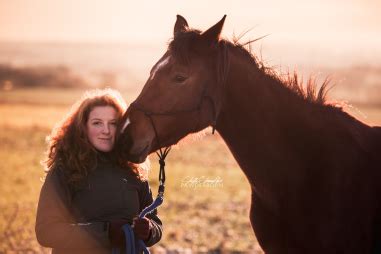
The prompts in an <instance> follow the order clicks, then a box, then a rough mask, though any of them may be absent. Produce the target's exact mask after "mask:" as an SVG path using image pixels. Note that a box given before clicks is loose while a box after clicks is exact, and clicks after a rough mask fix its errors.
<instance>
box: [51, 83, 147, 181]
mask: <svg viewBox="0 0 381 254" xmlns="http://www.w3.org/2000/svg"><path fill="white" fill-rule="evenodd" d="M97 106H111V107H113V108H114V109H115V110H116V112H117V119H118V121H119V120H120V119H121V118H122V116H123V114H124V112H125V111H126V103H125V102H124V100H123V98H122V96H121V95H120V93H119V92H117V91H116V90H113V89H110V88H107V89H95V90H91V91H88V92H86V93H85V94H84V96H83V97H82V98H81V99H80V100H79V101H77V102H76V103H75V104H74V105H73V107H72V108H71V110H70V112H69V114H67V115H66V117H64V119H63V120H62V121H61V122H59V123H58V124H57V125H56V126H55V127H54V128H53V130H52V132H51V134H50V135H49V136H48V137H47V141H48V150H47V159H46V160H45V161H44V163H45V165H46V171H49V170H52V169H54V168H56V167H57V168H62V169H63V170H64V174H65V176H66V180H67V182H68V184H69V185H76V183H79V182H80V181H81V180H82V179H83V178H85V177H86V176H87V175H88V173H89V172H90V171H91V170H93V169H94V168H95V167H96V165H97V158H98V156H97V154H98V153H99V152H97V150H96V149H95V148H94V147H93V146H92V145H91V143H90V142H89V140H88V138H87V131H86V123H87V120H88V117H89V114H90V112H91V110H92V109H93V108H94V107H97ZM118 124H119V122H118ZM116 156H117V155H116V153H115V152H114V151H112V152H111V153H110V158H111V159H112V160H114V162H115V163H117V164H118V165H119V166H120V167H122V168H124V169H126V170H128V171H129V172H132V173H133V174H134V175H135V176H136V177H138V178H139V179H141V180H145V179H146V177H147V172H146V169H144V167H142V166H140V165H135V164H133V163H131V162H129V161H128V160H127V158H120V157H119V158H117V157H116Z"/></svg>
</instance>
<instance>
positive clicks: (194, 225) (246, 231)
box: [0, 89, 381, 253]
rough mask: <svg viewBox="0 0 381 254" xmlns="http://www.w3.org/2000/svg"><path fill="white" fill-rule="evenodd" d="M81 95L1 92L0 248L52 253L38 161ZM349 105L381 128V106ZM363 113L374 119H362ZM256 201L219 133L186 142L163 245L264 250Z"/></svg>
mask: <svg viewBox="0 0 381 254" xmlns="http://www.w3.org/2000/svg"><path fill="white" fill-rule="evenodd" d="M82 92H83V91H82V90H73V91H70V90H57V89H55V90H48V91H45V90H19V91H11V92H6V93H0V115H1V118H0V127H1V130H2V131H1V132H0V144H1V150H0V161H1V162H2V163H1V164H0V174H1V176H2V177H1V178H0V193H1V196H0V209H1V211H2V213H1V216H0V253H25V252H29V253H44V252H46V251H47V249H44V248H41V247H40V246H39V245H38V243H37V242H36V240H35V236H34V218H35V210H36V204H37V201H38V195H39V191H40V188H41V184H42V182H41V180H40V178H41V177H42V176H43V170H42V166H41V165H40V163H39V162H40V160H41V159H42V158H43V155H44V154H43V153H44V150H45V137H46V135H47V134H48V133H49V131H50V129H51V128H52V126H53V124H54V123H55V122H57V121H58V120H59V119H60V118H61V117H63V116H64V115H65V114H66V112H67V111H68V110H69V107H70V104H72V103H73V102H74V101H75V100H76V99H78V98H79V97H80V95H81V94H82ZM125 95H126V93H125ZM135 95H136V92H134V91H130V92H128V93H127V95H126V96H127V98H128V99H127V100H128V101H131V100H130V99H131V98H133V96H135ZM349 110H350V111H352V112H351V113H354V114H355V115H356V114H357V115H356V117H359V118H360V119H361V120H363V121H365V122H368V123H371V124H378V125H381V110H380V109H374V108H366V107H362V108H360V109H358V110H355V109H353V108H352V109H351V108H349ZM359 111H361V112H363V114H366V115H368V118H364V119H362V117H363V116H362V115H363V114H361V113H359ZM356 112H357V113H356ZM207 133H210V131H208V132H207ZM151 163H152V171H151V173H150V182H151V186H152V188H153V192H154V194H155V193H156V190H157V174H158V163H157V160H156V156H151ZM190 178H193V179H194V180H197V179H205V178H208V179H219V180H220V183H219V184H218V185H216V186H213V187H211V186H200V185H196V186H191V185H189V184H188V185H184V183H185V182H186V180H189V179H190ZM249 198H250V192H249V184H248V182H247V180H246V179H245V177H244V175H243V173H242V172H241V170H240V169H239V167H238V165H237V164H236V162H235V161H234V159H233V158H232V156H231V154H230V153H229V151H228V149H227V148H226V146H225V144H224V143H223V141H222V139H221V138H220V137H219V136H218V135H214V136H212V135H210V134H207V135H205V136H204V137H203V138H201V139H200V140H197V141H190V142H183V143H182V144H181V145H180V146H179V147H177V148H175V149H173V151H172V152H171V153H170V155H169V157H168V162H167V189H166V197H165V203H164V204H163V206H162V207H160V209H159V214H160V217H161V218H162V220H163V222H164V227H165V230H164V237H163V239H162V241H161V242H160V243H159V244H158V245H157V247H156V250H159V249H160V248H159V247H162V248H164V249H165V250H172V251H174V250H177V251H180V250H183V251H185V250H193V251H202V252H207V251H220V252H223V251H226V252H231V251H245V252H247V251H251V252H253V253H260V248H259V246H258V243H257V242H256V240H255V236H254V234H253V232H252V229H251V227H250V223H249V216H248V213H249ZM154 250H155V249H154Z"/></svg>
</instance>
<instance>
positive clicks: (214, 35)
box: [201, 15, 226, 43]
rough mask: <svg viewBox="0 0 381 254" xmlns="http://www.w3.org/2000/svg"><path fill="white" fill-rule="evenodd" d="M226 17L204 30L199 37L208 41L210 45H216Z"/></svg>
mask: <svg viewBox="0 0 381 254" xmlns="http://www.w3.org/2000/svg"><path fill="white" fill-rule="evenodd" d="M225 18H226V15H224V16H223V17H222V19H221V20H220V21H218V22H217V24H215V25H214V26H212V27H211V28H209V29H208V30H206V31H205V32H203V33H202V34H201V37H202V38H203V39H205V40H206V41H209V42H211V43H217V42H218V41H219V39H220V34H221V31H222V27H223V26H224V23H225Z"/></svg>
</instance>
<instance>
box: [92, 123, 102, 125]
mask: <svg viewBox="0 0 381 254" xmlns="http://www.w3.org/2000/svg"><path fill="white" fill-rule="evenodd" d="M93 124H94V125H101V124H102V123H101V122H93Z"/></svg>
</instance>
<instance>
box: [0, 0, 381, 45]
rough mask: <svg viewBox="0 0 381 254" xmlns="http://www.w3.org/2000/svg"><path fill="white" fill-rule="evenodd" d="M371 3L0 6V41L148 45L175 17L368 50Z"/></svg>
mask: <svg viewBox="0 0 381 254" xmlns="http://www.w3.org/2000/svg"><path fill="white" fill-rule="evenodd" d="M379 10H381V1H379V0H336V1H334V0H300V1H297V0H289V1H284V0H267V1H263V0H250V1H249V0H247V1H240V0H236V1H222V0H208V1H205V0H193V1H182V0H177V1H175V0H160V1H146V0H140V1H129V0H111V1H106V0H104V1H101V0H0V40H3V41H4V40H5V41H9V40H11V41H14V40H16V41H75V42H78V41H90V42H131V43H136V42H138V43H147V44H150V43H153V42H156V41H166V40H168V38H169V37H170V36H172V29H173V24H174V21H175V17H176V14H181V15H183V16H184V17H185V18H187V20H188V23H189V24H190V26H192V27H197V28H200V29H206V28H208V27H209V26H211V25H212V24H214V23H215V22H217V21H218V20H219V19H220V18H221V17H222V16H223V15H224V14H227V20H226V24H225V28H224V32H223V35H225V36H226V37H228V38H231V37H232V35H233V33H235V34H236V35H237V34H240V33H242V32H244V31H246V30H247V29H250V28H253V30H251V32H250V33H249V35H250V36H249V37H251V38H255V37H259V36H261V35H266V34H270V37H269V39H270V41H271V40H278V41H284V42H285V43H312V44H323V45H326V44H327V45H328V44H329V45H330V44H332V43H335V44H342V46H344V47H345V46H346V45H345V44H349V43H350V44H352V43H354V44H356V45H357V44H359V45H364V44H366V45H371V46H375V45H376V43H379V42H380V41H381V39H380V37H381V17H380V15H379Z"/></svg>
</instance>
